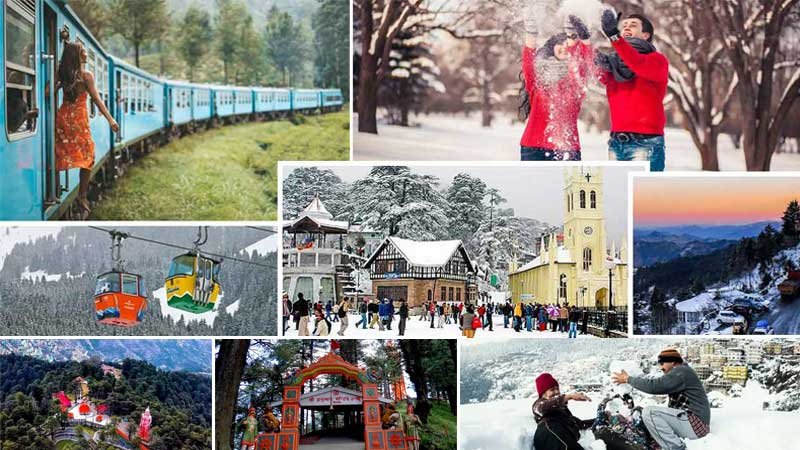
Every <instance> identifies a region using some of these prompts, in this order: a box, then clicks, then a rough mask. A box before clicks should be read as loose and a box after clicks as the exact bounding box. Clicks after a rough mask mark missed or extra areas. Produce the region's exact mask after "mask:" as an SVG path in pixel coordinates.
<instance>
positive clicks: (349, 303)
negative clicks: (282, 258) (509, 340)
mask: <svg viewBox="0 0 800 450" xmlns="http://www.w3.org/2000/svg"><path fill="white" fill-rule="evenodd" d="M282 311H283V313H282V317H283V333H284V334H286V332H287V331H288V330H289V329H291V324H292V322H293V323H294V327H295V330H296V331H297V333H298V335H299V336H328V335H330V334H332V333H334V324H336V323H339V324H340V325H339V329H338V330H336V331H335V333H336V334H337V335H339V336H344V335H345V331H346V330H347V328H348V326H349V320H350V319H349V318H348V315H349V314H353V315H357V316H359V320H358V321H356V323H355V327H356V328H361V329H367V328H370V329H375V330H378V331H397V335H398V336H404V335H405V332H406V327H407V323H408V320H409V319H410V317H411V316H412V315H413V316H414V319H412V320H417V321H421V322H426V323H430V325H429V326H428V328H439V329H441V328H445V326H446V325H458V327H459V329H461V330H462V332H463V333H464V335H465V336H466V335H468V334H469V332H472V335H474V330H475V329H477V328H479V327H480V324H478V323H473V320H472V316H473V315H474V312H475V311H474V308H472V307H471V306H469V305H465V304H464V303H462V302H442V301H436V300H433V301H428V302H423V303H422V304H421V305H420V306H418V307H410V306H409V303H408V301H407V300H406V299H397V300H390V299H388V298H384V299H382V300H381V299H378V298H375V297H374V296H364V297H360V298H358V300H357V301H356V300H355V299H353V298H350V297H344V298H343V299H342V300H341V301H339V302H334V301H332V300H328V301H327V302H323V301H321V300H317V301H315V302H314V301H310V300H308V299H306V298H305V295H304V294H303V293H298V294H297V300H296V301H294V302H292V301H291V300H290V299H289V294H288V293H286V292H284V293H283V301H282ZM412 312H413V314H412ZM467 314H469V315H470V316H469V318H468V320H467V321H466V323H465V320H464V316H466V315H467ZM312 317H313V321H312ZM392 326H394V327H395V328H394V329H393V328H392ZM311 327H313V328H311Z"/></svg>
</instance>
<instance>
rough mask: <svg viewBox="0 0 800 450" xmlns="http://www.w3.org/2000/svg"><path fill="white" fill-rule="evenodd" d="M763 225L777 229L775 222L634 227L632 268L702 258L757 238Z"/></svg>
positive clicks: (777, 224)
mask: <svg viewBox="0 0 800 450" xmlns="http://www.w3.org/2000/svg"><path fill="white" fill-rule="evenodd" d="M767 225H772V226H773V227H774V228H775V229H780V223H779V222H768V221H767V222H755V223H750V224H744V225H677V226H671V227H637V228H636V229H635V230H634V236H633V264H634V267H647V266H651V265H653V264H656V263H660V262H666V261H670V260H673V259H675V258H680V257H685V256H696V255H705V254H708V253H711V252H714V251H716V250H719V249H721V248H725V247H727V246H729V245H731V244H734V243H736V242H737V241H738V240H739V239H742V238H745V237H754V236H758V234H759V233H761V231H762V230H763V229H764V228H766V226H767Z"/></svg>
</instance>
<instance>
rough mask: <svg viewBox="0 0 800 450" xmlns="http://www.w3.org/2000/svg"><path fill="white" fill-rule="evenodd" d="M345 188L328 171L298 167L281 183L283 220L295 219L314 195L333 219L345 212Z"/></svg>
mask: <svg viewBox="0 0 800 450" xmlns="http://www.w3.org/2000/svg"><path fill="white" fill-rule="evenodd" d="M346 188H347V186H346V185H345V184H344V183H343V182H342V179H341V178H339V176H338V175H336V174H335V173H333V171H332V170H330V169H320V168H317V167H298V168H296V169H294V170H292V173H290V174H289V176H288V177H286V180H284V181H283V219H284V220H292V219H295V218H297V216H298V215H299V214H300V212H301V211H303V209H305V208H306V206H308V204H309V203H310V202H311V200H313V199H314V196H315V195H319V198H320V200H322V203H323V204H324V205H325V207H326V208H327V209H328V212H329V213H331V214H333V216H334V217H340V216H341V215H342V213H343V212H344V210H345V205H344V204H345V202H346V201H347V198H346V196H345V195H344V194H345V191H346Z"/></svg>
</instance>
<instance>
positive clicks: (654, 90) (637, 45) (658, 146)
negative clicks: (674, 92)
mask: <svg viewBox="0 0 800 450" xmlns="http://www.w3.org/2000/svg"><path fill="white" fill-rule="evenodd" d="M619 23H620V22H619V16H616V15H615V14H614V12H613V11H611V10H605V11H603V16H602V19H601V24H602V27H603V33H604V34H605V35H606V36H607V37H608V39H609V40H611V45H612V46H613V47H614V50H615V52H616V53H614V54H611V55H605V54H602V53H598V54H597V57H596V61H595V62H596V64H597V66H598V67H599V68H600V69H601V72H602V74H601V77H600V81H601V82H602V83H603V84H604V85H605V86H606V94H607V96H608V106H609V109H610V111H611V139H610V140H609V141H608V159H609V160H612V161H614V160H618V161H650V170H651V171H663V170H664V124H665V123H666V116H665V115H664V105H663V101H664V96H665V95H666V93H667V78H668V73H669V62H668V61H667V58H666V57H665V56H664V55H663V54H661V53H659V52H657V51H656V49H655V47H653V45H652V44H651V42H652V41H653V24H652V23H651V22H650V21H649V20H647V18H646V17H644V16H642V15H640V14H631V15H630V16H628V18H627V19H625V20H623V21H622V23H621V24H622V31H620V30H619V28H617V26H618V25H619Z"/></svg>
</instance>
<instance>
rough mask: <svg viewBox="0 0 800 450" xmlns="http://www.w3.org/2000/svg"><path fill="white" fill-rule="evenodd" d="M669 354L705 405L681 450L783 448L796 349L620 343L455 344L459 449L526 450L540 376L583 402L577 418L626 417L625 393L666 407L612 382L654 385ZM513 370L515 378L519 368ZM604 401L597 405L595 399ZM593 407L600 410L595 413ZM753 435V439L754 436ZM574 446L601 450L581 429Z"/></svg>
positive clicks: (726, 341)
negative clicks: (698, 429) (700, 432)
mask: <svg viewBox="0 0 800 450" xmlns="http://www.w3.org/2000/svg"><path fill="white" fill-rule="evenodd" d="M665 348H672V349H676V350H677V351H678V352H679V353H680V355H682V359H683V362H684V364H685V365H688V366H689V367H691V368H692V369H693V370H694V372H696V374H697V377H698V378H699V379H700V381H701V382H702V385H703V388H704V390H705V392H706V395H707V397H708V403H709V405H710V407H711V419H710V422H711V423H710V432H709V434H708V435H706V436H705V437H702V438H700V439H696V440H686V441H685V443H686V448H687V449H689V450H701V449H702V450H722V449H728V448H761V449H766V450H781V449H785V448H792V447H793V446H794V445H795V441H796V439H795V437H794V435H793V434H792V433H789V432H787V430H790V429H792V427H793V426H794V424H796V423H797V421H798V419H800V389H798V386H800V368H798V366H799V365H800V342H798V341H797V340H792V339H779V338H772V339H753V338H715V339H710V338H709V339H683V340H674V339H663V338H662V339H628V340H624V341H623V340H611V341H601V340H592V341H587V342H584V343H580V344H579V343H573V342H570V341H536V340H526V341H519V340H517V341H501V342H497V341H494V342H485V341H475V342H472V343H466V342H465V345H462V346H461V355H460V357H461V366H460V367H461V369H460V370H461V377H460V379H461V403H462V405H461V408H460V410H461V412H462V414H460V420H459V448H460V449H462V450H477V449H488V448H507V449H512V450H513V449H519V450H528V449H530V448H532V444H533V440H534V434H535V430H536V422H535V421H534V418H533V415H532V414H531V404H532V403H533V402H534V400H536V398H537V396H538V395H537V391H536V382H535V380H536V378H537V377H538V376H539V375H540V374H541V373H543V372H547V373H550V374H552V376H553V377H554V378H555V379H556V380H557V381H558V382H559V384H560V387H561V393H572V392H584V393H586V394H587V395H588V397H589V398H590V399H591V401H571V402H569V404H568V406H569V409H570V411H571V412H572V413H573V414H575V415H576V416H577V417H578V418H580V419H596V418H597V417H599V416H598V413H597V411H598V408H599V407H600V408H601V409H603V410H604V411H609V412H612V413H613V414H617V415H619V414H621V415H622V416H623V417H626V418H628V419H629V418H630V417H631V416H632V412H631V410H629V409H628V408H626V406H625V405H624V404H622V402H620V401H618V400H616V399H615V397H614V396H616V395H623V396H624V395H625V394H629V395H631V397H632V401H633V404H634V405H635V407H647V406H650V405H658V404H666V397H665V396H663V395H650V394H645V393H643V392H641V391H638V390H636V389H633V388H632V387H631V386H630V385H627V384H621V385H614V384H613V383H612V374H613V373H618V372H620V371H622V370H625V371H626V373H628V374H629V375H631V376H643V377H646V378H652V377H658V376H660V375H656V374H659V373H660V370H659V367H658V365H657V362H656V360H657V357H658V355H659V354H660V352H662V351H663V349H665ZM520 364H523V365H524V370H520ZM607 399H610V401H608V402H605V403H604V401H605V400H607ZM601 405H602V406H601ZM755 430H757V432H754V431H755ZM580 445H581V446H582V447H583V448H584V449H587V450H605V449H606V448H607V446H606V444H605V443H604V442H603V441H601V440H600V439H597V438H595V436H594V434H593V432H592V431H591V430H586V431H582V432H581V438H580Z"/></svg>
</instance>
